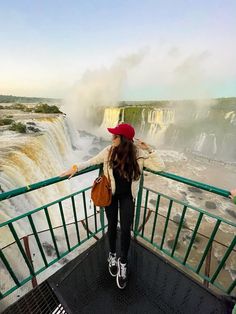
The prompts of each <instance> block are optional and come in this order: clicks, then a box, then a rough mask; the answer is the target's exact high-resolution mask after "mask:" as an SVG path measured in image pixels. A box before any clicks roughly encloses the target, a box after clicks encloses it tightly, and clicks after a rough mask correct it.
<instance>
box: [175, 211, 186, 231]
mask: <svg viewBox="0 0 236 314" xmlns="http://www.w3.org/2000/svg"><path fill="white" fill-rule="evenodd" d="M180 220H181V215H180V214H176V215H175V216H174V217H173V221H174V222H175V223H176V224H179V223H180ZM182 226H183V227H184V228H187V227H188V224H187V221H186V219H184V220H183V224H182Z"/></svg>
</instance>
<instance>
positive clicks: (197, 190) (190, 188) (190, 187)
mask: <svg viewBox="0 0 236 314" xmlns="http://www.w3.org/2000/svg"><path fill="white" fill-rule="evenodd" d="M188 190H189V191H190V192H193V193H202V190H201V189H199V188H195V187H194V186H189V187H188Z"/></svg>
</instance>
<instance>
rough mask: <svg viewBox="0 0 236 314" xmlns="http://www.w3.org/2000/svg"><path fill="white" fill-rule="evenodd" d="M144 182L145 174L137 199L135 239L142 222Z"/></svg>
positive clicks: (141, 180) (142, 177)
mask: <svg viewBox="0 0 236 314" xmlns="http://www.w3.org/2000/svg"><path fill="white" fill-rule="evenodd" d="M143 181H144V176H143V173H142V174H141V178H140V183H139V190H138V197H137V206H136V215H135V224H134V237H135V238H136V237H137V235H138V226H139V220H140V210H141V205H142V194H143Z"/></svg>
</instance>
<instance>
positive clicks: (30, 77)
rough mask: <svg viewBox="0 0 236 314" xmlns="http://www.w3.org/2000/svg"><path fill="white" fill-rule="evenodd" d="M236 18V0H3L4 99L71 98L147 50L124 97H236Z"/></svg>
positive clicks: (0, 80)
mask: <svg viewBox="0 0 236 314" xmlns="http://www.w3.org/2000/svg"><path fill="white" fill-rule="evenodd" d="M235 20H236V1H233V0H232V1H228V0H222V1H219V0H210V1H203V0H198V1H196V0H192V1H190V0H185V1H182V0H178V1H177V0H176V1H164V0H163V1H158V0H156V1H154V0H153V1H150V0H145V1H138V0H136V1H135V0H132V1H131V0H126V1H103V0H96V1H95V0H94V1H89V0H88V1H76V0H74V1H70V0H69V1H65V0H64V1H60V0H58V1H55V0H54V1H50V0H48V1H42V0H41V1H33V0H30V1H26V0H19V1H4V0H0V43H1V45H0V94H14V95H27V96H48V97H64V96H66V95H67V94H68V93H69V91H70V90H71V88H73V86H76V85H79V84H80V79H81V78H82V77H83V74H84V72H86V71H87V70H89V71H91V72H93V71H99V70H100V71H101V72H102V71H103V70H104V68H105V69H106V70H107V69H110V68H112V67H113V65H114V64H116V62H117V59H119V58H126V57H128V56H130V55H131V54H140V51H141V54H142V55H143V57H142V58H141V61H140V62H138V63H137V64H136V65H135V66H127V68H126V73H125V75H124V76H122V78H121V81H122V89H121V93H120V98H121V99H134V100H138V99H140V100H142V99H173V98H199V97H200V98H201V97H222V96H223V97H227V96H236V62H235V55H236V22H235ZM112 73H113V72H112Z"/></svg>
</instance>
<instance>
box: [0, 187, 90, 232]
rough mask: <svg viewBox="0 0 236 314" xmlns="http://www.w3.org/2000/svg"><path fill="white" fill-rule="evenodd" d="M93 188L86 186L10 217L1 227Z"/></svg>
mask: <svg viewBox="0 0 236 314" xmlns="http://www.w3.org/2000/svg"><path fill="white" fill-rule="evenodd" d="M91 188H92V186H89V187H87V188H85V189H83V190H80V191H77V192H75V193H72V194H69V195H67V196H64V197H62V198H60V199H58V200H56V201H54V202H51V203H48V204H45V205H43V206H40V207H38V208H36V209H33V210H31V211H29V212H27V213H24V214H22V215H20V216H17V217H15V218H12V219H10V220H7V221H4V222H2V223H0V228H1V227H4V226H6V225H8V224H9V223H12V222H14V221H17V220H19V219H22V218H25V217H27V216H28V215H32V214H34V213H36V212H38V211H40V210H43V209H44V208H45V207H49V206H52V205H55V204H58V203H59V202H62V201H64V200H66V199H68V198H70V197H72V196H75V195H78V194H81V193H83V192H85V191H87V190H90V189H91Z"/></svg>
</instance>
